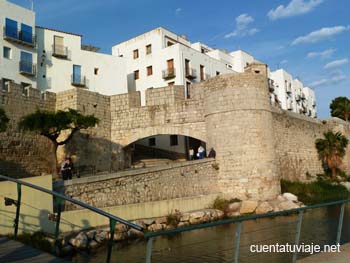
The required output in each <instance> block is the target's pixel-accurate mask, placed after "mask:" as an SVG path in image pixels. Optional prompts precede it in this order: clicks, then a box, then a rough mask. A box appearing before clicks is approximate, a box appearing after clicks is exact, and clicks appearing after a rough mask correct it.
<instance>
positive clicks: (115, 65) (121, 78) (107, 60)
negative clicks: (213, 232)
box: [36, 27, 128, 95]
mask: <svg viewBox="0 0 350 263" xmlns="http://www.w3.org/2000/svg"><path fill="white" fill-rule="evenodd" d="M36 32H37V39H38V87H40V89H41V90H49V91H52V92H59V91H63V90H67V89H71V88H72V87H80V88H86V89H89V90H91V91H95V92H99V93H101V94H104V95H114V94H121V93H127V92H128V90H127V83H126V71H125V63H124V59H123V58H119V57H115V56H112V55H107V54H101V53H97V51H98V49H97V48H95V47H92V46H83V45H82V36H81V35H77V34H72V33H67V32H62V31H58V30H53V29H48V28H43V27H36Z"/></svg>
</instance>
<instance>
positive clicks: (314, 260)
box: [297, 243, 350, 263]
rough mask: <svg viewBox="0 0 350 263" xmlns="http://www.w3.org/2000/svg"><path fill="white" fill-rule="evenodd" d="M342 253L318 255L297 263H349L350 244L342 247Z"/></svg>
mask: <svg viewBox="0 0 350 263" xmlns="http://www.w3.org/2000/svg"><path fill="white" fill-rule="evenodd" d="M340 251H341V252H340V253H337V252H336V253H318V254H315V255H312V256H309V257H307V258H304V259H301V260H298V261H297V263H326V262H327V263H349V262H350V243H348V244H345V245H342V246H340Z"/></svg>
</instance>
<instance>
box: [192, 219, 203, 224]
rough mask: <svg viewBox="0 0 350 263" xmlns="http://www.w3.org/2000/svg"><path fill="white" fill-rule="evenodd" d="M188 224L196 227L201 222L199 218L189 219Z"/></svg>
mask: <svg viewBox="0 0 350 263" xmlns="http://www.w3.org/2000/svg"><path fill="white" fill-rule="evenodd" d="M189 222H190V224H191V225H197V224H200V223H202V220H201V218H190V220H189Z"/></svg>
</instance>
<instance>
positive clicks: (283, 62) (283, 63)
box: [280, 59, 288, 65]
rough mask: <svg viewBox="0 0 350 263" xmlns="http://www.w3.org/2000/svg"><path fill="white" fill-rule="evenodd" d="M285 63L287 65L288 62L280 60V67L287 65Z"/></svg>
mask: <svg viewBox="0 0 350 263" xmlns="http://www.w3.org/2000/svg"><path fill="white" fill-rule="evenodd" d="M287 63H288V60H287V59H284V60H282V61H281V62H280V64H281V65H285V64H287Z"/></svg>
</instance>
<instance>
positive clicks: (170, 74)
mask: <svg viewBox="0 0 350 263" xmlns="http://www.w3.org/2000/svg"><path fill="white" fill-rule="evenodd" d="M162 75H163V79H172V78H175V77H176V71H175V69H174V68H168V69H166V70H163V74H162Z"/></svg>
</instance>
